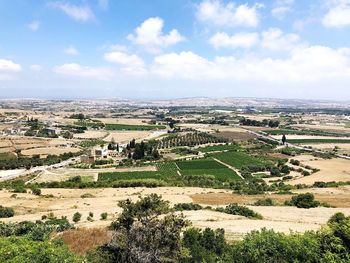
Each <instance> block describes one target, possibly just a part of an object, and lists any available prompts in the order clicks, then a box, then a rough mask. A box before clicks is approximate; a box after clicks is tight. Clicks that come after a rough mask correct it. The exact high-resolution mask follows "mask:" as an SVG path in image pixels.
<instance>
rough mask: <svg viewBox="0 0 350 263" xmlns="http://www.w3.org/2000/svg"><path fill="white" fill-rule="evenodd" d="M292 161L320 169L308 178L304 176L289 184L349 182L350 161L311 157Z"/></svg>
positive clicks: (302, 156) (301, 157) (299, 157)
mask: <svg viewBox="0 0 350 263" xmlns="http://www.w3.org/2000/svg"><path fill="white" fill-rule="evenodd" d="M293 159H296V160H299V161H300V162H301V163H302V164H303V165H309V166H311V167H312V168H317V169H320V171H319V172H316V173H314V174H312V175H310V176H304V177H302V178H298V179H296V180H292V181H289V182H288V183H290V184H293V185H295V184H307V185H311V184H313V183H314V182H317V181H323V182H332V181H335V182H339V181H343V182H346V181H350V161H349V160H345V159H340V158H333V159H320V158H315V157H314V156H311V155H300V156H297V157H294V158H293Z"/></svg>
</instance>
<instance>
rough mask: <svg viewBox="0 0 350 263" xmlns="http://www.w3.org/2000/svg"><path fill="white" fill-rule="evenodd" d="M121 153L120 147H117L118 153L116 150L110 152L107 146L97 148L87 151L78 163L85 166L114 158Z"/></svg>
mask: <svg viewBox="0 0 350 263" xmlns="http://www.w3.org/2000/svg"><path fill="white" fill-rule="evenodd" d="M121 152H122V147H119V152H118V151H117V150H110V149H108V146H107V145H106V146H103V147H101V146H99V147H95V148H93V149H90V150H88V151H87V152H86V153H85V154H83V155H81V156H80V161H81V162H82V163H86V164H92V163H94V162H95V161H96V160H103V159H108V158H116V157H118V156H119V154H120V153H121Z"/></svg>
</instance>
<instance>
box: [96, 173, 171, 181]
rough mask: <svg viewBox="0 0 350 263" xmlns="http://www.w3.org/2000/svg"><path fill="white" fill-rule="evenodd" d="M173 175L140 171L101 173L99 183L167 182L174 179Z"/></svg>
mask: <svg viewBox="0 0 350 263" xmlns="http://www.w3.org/2000/svg"><path fill="white" fill-rule="evenodd" d="M172 176H173V175H172V174H171V173H169V174H167V173H165V172H162V171H139V172H110V173H99V175H98V180H99V181H118V180H134V179H136V180H137V179H156V180H166V179H169V177H172Z"/></svg>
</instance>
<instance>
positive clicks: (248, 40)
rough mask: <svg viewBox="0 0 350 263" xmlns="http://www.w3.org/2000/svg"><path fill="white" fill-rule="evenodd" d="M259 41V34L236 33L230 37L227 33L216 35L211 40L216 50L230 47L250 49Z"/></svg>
mask: <svg viewBox="0 0 350 263" xmlns="http://www.w3.org/2000/svg"><path fill="white" fill-rule="evenodd" d="M258 40H259V34H258V33H236V34H234V35H232V36H229V35H228V34H227V33H225V32H219V33H216V34H215V35H214V36H212V37H211V38H210V40H209V42H210V44H212V45H213V46H214V47H215V48H220V47H230V48H239V47H242V48H250V47H252V46H254V45H256V44H257V42H258Z"/></svg>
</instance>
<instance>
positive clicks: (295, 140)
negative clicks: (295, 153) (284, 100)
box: [287, 139, 350, 144]
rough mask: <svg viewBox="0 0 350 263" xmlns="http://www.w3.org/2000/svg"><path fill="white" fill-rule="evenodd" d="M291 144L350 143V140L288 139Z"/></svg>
mask: <svg viewBox="0 0 350 263" xmlns="http://www.w3.org/2000/svg"><path fill="white" fill-rule="evenodd" d="M287 142H289V143H300V144H305V143H350V139H344V140H343V139H287Z"/></svg>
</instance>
